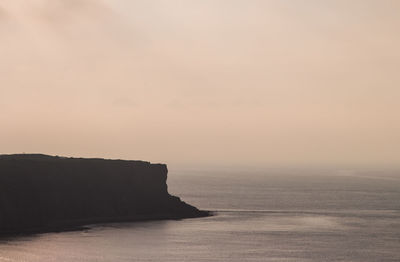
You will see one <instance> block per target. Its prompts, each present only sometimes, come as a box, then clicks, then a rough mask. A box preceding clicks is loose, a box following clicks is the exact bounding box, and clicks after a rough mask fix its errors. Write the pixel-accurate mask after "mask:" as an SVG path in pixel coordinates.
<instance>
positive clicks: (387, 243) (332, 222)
mask: <svg viewBox="0 0 400 262" xmlns="http://www.w3.org/2000/svg"><path fill="white" fill-rule="evenodd" d="M168 182H169V185H170V186H169V190H170V192H171V193H173V194H176V195H180V196H182V197H183V199H184V200H186V201H188V202H190V203H192V204H194V205H196V206H198V207H201V208H205V209H210V210H215V211H216V215H215V216H213V217H208V218H200V219H187V220H181V221H156V222H143V223H123V224H109V225H100V226H95V227H92V228H91V229H89V230H85V231H77V232H65V233H51V234H42V235H35V236H31V237H16V238H10V239H1V240H0V261H12V262H20V261H29V262H36V261H38V262H39V261H40V262H48V261H60V262H72V261H81V262H94V261H115V262H120V261H176V262H178V261H195V262H197V261H235V262H236V261H237V262H240V261H296V262H303V261H304V262H305V261H307V262H321V261H346V262H347V261H353V262H372V261H374V262H375V261H376V262H377V261H379V262H389V261H390V262H397V261H399V260H400V252H399V250H400V204H399V203H400V176H399V174H398V173H391V174H390V173H389V174H388V173H376V172H368V173H361V174H360V173H349V172H347V173H346V172H345V173H343V172H341V173H337V172H331V171H325V172H324V173H315V172H294V173H293V172H287V171H285V172H282V171H280V172H278V171H268V172H258V173H238V172H234V171H231V172H221V171H219V172H216V171H213V172H204V171H199V172H194V171H192V172H188V171H185V172H178V173H172V174H171V175H170V177H169V181H168Z"/></svg>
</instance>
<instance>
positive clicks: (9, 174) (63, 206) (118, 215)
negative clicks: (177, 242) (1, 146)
mask: <svg viewBox="0 0 400 262" xmlns="http://www.w3.org/2000/svg"><path fill="white" fill-rule="evenodd" d="M167 172H168V171H167V167H166V165H163V164H151V163H149V162H143V161H124V160H104V159H82V158H62V157H51V156H46V155H0V233H9V232H25V231H41V230H53V229H57V230H58V229H62V228H64V227H71V226H78V225H84V224H91V223H100V222H112V221H131V220H146V219H163V218H187V217H199V216H206V215H207V214H208V213H207V212H204V211H199V210H198V209H197V208H195V207H193V206H190V205H188V204H186V203H184V202H182V201H181V200H180V199H179V198H177V197H174V196H171V195H170V194H169V193H168V190H167V184H166V180H167Z"/></svg>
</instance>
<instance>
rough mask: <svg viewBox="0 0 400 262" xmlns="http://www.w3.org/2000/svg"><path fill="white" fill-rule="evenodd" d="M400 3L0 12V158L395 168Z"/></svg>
mask: <svg viewBox="0 0 400 262" xmlns="http://www.w3.org/2000/svg"><path fill="white" fill-rule="evenodd" d="M399 14H400V1H398V0H393V1H392V0H375V1H371V0H351V1H349V0H325V1H322V0H292V1H290V0H281V1H278V0H276V1H269V0H196V1H194V0H181V1H178V0H142V1H135V0H103V1H101V0H1V1H0V152H1V153H21V152H41V153H47V154H58V155H65V156H85V157H86V156H89V157H92V156H95V157H107V158H126V159H144V160H149V161H152V162H164V163H168V164H170V165H173V166H179V165H189V166H193V167H198V166H207V165H228V166H235V165H247V166H297V165H300V166H321V165H329V166H377V167H385V166H386V167H393V166H397V167H399V166H400V103H399V98H400V15H399Z"/></svg>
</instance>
